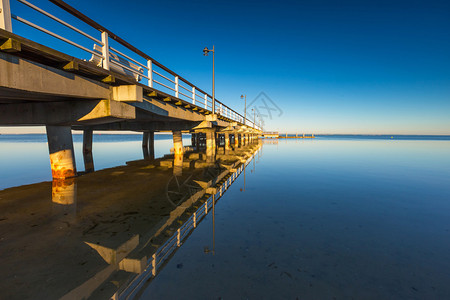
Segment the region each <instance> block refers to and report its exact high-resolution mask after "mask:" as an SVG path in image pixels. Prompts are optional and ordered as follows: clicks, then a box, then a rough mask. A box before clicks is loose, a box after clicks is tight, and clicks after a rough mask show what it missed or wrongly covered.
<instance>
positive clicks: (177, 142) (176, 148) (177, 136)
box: [172, 130, 183, 154]
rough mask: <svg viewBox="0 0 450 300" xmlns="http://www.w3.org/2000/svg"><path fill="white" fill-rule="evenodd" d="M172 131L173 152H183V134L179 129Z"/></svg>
mask: <svg viewBox="0 0 450 300" xmlns="http://www.w3.org/2000/svg"><path fill="white" fill-rule="evenodd" d="M172 133H173V152H174V153H175V154H183V136H182V135H181V131H179V130H176V131H172Z"/></svg>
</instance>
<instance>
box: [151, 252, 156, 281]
mask: <svg viewBox="0 0 450 300" xmlns="http://www.w3.org/2000/svg"><path fill="white" fill-rule="evenodd" d="M152 275H153V276H156V253H153V256H152Z"/></svg>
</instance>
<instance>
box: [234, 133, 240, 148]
mask: <svg viewBox="0 0 450 300" xmlns="http://www.w3.org/2000/svg"><path fill="white" fill-rule="evenodd" d="M234 148H235V149H236V148H239V134H238V133H235V134H234Z"/></svg>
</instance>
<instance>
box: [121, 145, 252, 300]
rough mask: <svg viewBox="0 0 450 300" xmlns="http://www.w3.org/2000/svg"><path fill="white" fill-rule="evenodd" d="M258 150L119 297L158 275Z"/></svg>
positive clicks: (126, 296) (131, 295)
mask: <svg viewBox="0 0 450 300" xmlns="http://www.w3.org/2000/svg"><path fill="white" fill-rule="evenodd" d="M258 151H259V150H257V151H256V152H255V153H253V155H252V156H251V157H250V158H248V159H247V160H246V161H245V162H244V163H243V164H241V165H240V166H239V167H238V168H237V169H236V171H235V172H230V173H229V174H228V175H229V176H228V178H226V179H225V180H224V182H223V183H222V184H221V185H220V187H218V188H217V190H216V193H214V194H211V195H209V197H208V198H207V199H206V200H205V202H204V203H203V204H202V205H201V206H200V207H199V208H198V209H197V210H196V211H195V212H194V213H193V214H192V215H191V216H190V217H189V218H188V219H187V220H186V222H184V223H183V224H182V225H181V226H180V227H179V228H178V229H176V230H175V232H174V233H173V235H172V236H171V237H170V238H169V239H168V240H167V241H166V242H164V243H163V244H162V245H161V246H160V247H159V248H158V249H157V250H156V252H155V253H154V254H153V255H152V256H151V257H150V258H149V259H148V260H147V267H146V269H145V270H144V272H143V273H142V274H141V275H139V276H137V277H136V278H134V279H133V280H132V281H131V282H130V284H129V285H128V286H127V288H125V289H124V290H123V291H122V292H121V293H119V295H118V299H132V298H134V297H135V296H136V294H137V293H138V292H139V290H140V289H141V288H142V287H143V286H144V284H145V283H146V282H148V281H149V280H151V279H153V278H154V277H156V275H157V273H158V271H159V270H160V269H161V268H162V267H163V266H164V265H165V264H166V263H167V262H168V259H169V258H171V257H172V255H173V254H174V253H175V252H176V250H177V249H178V248H179V247H180V246H181V245H182V244H183V242H184V241H185V240H186V239H187V238H188V237H189V235H190V234H191V233H192V232H193V231H194V229H195V228H196V227H197V225H198V224H199V223H200V222H201V221H202V220H203V219H204V218H205V217H206V215H207V214H208V212H210V211H211V207H212V206H213V202H214V204H215V203H217V201H218V200H219V199H220V198H221V197H222V196H223V194H224V193H225V192H226V191H227V190H228V188H229V187H230V186H231V184H232V183H233V182H234V181H235V180H236V179H237V178H238V177H239V175H240V174H241V173H242V172H243V170H244V169H245V168H246V167H247V165H248V164H249V163H250V162H251V161H252V159H254V158H255V156H256V154H257V153H258Z"/></svg>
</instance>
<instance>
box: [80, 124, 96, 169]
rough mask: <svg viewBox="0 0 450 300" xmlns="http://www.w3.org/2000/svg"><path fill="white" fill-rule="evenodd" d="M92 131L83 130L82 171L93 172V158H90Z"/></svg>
mask: <svg viewBox="0 0 450 300" xmlns="http://www.w3.org/2000/svg"><path fill="white" fill-rule="evenodd" d="M92 134H93V132H92V129H85V130H83V159H84V171H85V172H86V173H90V172H94V158H93V156H92Z"/></svg>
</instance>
